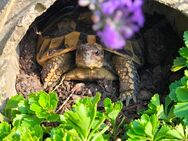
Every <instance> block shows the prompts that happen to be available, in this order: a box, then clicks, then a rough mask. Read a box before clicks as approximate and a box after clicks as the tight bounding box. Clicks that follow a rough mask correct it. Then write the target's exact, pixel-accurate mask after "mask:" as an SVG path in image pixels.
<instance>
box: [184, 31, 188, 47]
mask: <svg viewBox="0 0 188 141" xmlns="http://www.w3.org/2000/svg"><path fill="white" fill-rule="evenodd" d="M183 40H184V42H185V45H186V47H187V48H188V31H185V32H184V34H183Z"/></svg>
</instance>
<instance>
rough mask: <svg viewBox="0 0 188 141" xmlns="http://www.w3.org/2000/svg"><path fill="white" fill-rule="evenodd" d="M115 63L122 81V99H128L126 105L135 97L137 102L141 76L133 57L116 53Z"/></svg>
mask: <svg viewBox="0 0 188 141" xmlns="http://www.w3.org/2000/svg"><path fill="white" fill-rule="evenodd" d="M113 63H114V67H115V70H116V73H117V75H118V76H119V82H120V90H119V91H120V99H121V100H122V101H124V100H126V105H128V104H129V102H130V100H131V99H133V100H134V102H136V95H137V94H138V91H139V82H140V80H139V76H138V73H137V70H136V67H135V66H134V62H133V61H132V60H131V58H129V57H127V58H124V57H121V56H117V55H115V56H114V57H113Z"/></svg>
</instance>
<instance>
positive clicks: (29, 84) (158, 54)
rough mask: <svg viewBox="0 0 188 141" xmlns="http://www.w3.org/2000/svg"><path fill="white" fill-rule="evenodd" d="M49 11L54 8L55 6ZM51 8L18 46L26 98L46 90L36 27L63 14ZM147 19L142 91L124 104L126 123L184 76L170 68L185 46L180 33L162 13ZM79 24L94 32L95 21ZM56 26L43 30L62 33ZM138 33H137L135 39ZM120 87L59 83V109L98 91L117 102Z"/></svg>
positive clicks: (18, 84)
mask: <svg viewBox="0 0 188 141" xmlns="http://www.w3.org/2000/svg"><path fill="white" fill-rule="evenodd" d="M69 8H71V7H69ZM49 11H52V9H51V10H49ZM49 11H47V12H46V13H45V14H44V15H43V16H41V17H39V18H38V19H37V20H36V22H34V23H33V24H32V26H31V28H30V29H29V30H28V32H27V34H26V35H25V37H24V38H23V39H22V41H21V42H20V45H19V47H20V48H19V49H20V74H19V75H18V76H17V82H16V89H17V92H18V93H21V94H23V95H24V96H25V97H27V95H28V94H29V93H32V92H36V91H39V90H43V84H42V82H41V79H40V72H41V69H42V68H41V67H40V65H39V64H37V62H36V59H35V56H36V52H37V48H36V47H37V36H38V35H37V34H36V27H37V28H38V30H43V31H44V29H45V27H44V26H42V25H45V26H47V25H48V24H46V23H48V22H46V20H47V18H46V17H48V16H49V15H50V16H52V17H60V16H61V15H62V13H60V12H58V11H57V10H56V11H55V12H54V13H53V14H52V13H50V12H49ZM83 11H85V9H83V10H82V12H83ZM49 13H50V14H49ZM58 14H60V15H58ZM54 15H55V16H54ZM54 19H55V18H54ZM54 19H53V20H54ZM59 19H60V18H59ZM145 19H146V21H145V26H144V27H143V28H142V29H141V30H140V32H139V33H137V35H138V34H139V36H141V37H142V40H143V45H144V58H145V63H144V65H143V66H142V67H140V68H139V69H138V72H139V75H140V80H141V85H140V92H139V95H138V96H137V102H136V103H134V102H131V103H130V104H129V105H128V106H125V104H124V107H123V110H122V112H121V115H123V116H125V118H126V121H127V122H129V121H130V120H131V119H134V118H138V114H137V111H141V110H143V109H144V108H146V107H147V103H148V101H149V100H150V98H151V97H152V95H153V94H155V93H159V94H160V95H161V98H162V100H163V99H164V97H165V96H166V95H167V94H168V92H169V88H168V87H169V84H170V83H171V82H172V81H174V80H177V79H178V78H180V77H181V75H182V73H181V72H180V73H172V72H171V71H170V68H171V66H172V63H173V59H174V58H175V57H176V56H177V53H178V49H179V47H181V46H182V42H181V39H179V37H178V35H177V34H176V33H175V32H174V31H173V29H172V27H171V26H170V24H169V23H168V22H167V20H166V19H165V18H164V17H163V16H162V15H157V14H155V15H152V16H151V15H145ZM56 21H58V20H56ZM43 23H45V24H43ZM77 25H79V26H78V28H77V30H78V31H82V32H86V33H93V31H92V29H91V25H92V23H90V22H89V23H88V22H87V20H84V21H83V22H80V21H79V22H77ZM52 27H53V26H52ZM54 29H55V28H54V27H53V28H50V29H48V30H45V32H44V33H45V34H46V35H50V36H52V34H53V35H54V34H55V35H56V36H57V35H59V34H60V33H59V32H55V31H56V30H55V31H54ZM137 35H135V38H136V37H137ZM118 89H119V85H118V82H111V81H106V80H101V81H97V82H96V81H85V82H78V81H63V82H60V84H59V85H58V86H56V87H55V89H54V90H55V91H56V92H57V94H58V97H59V103H58V108H57V112H58V113H63V112H65V111H66V110H68V109H70V108H71V106H72V104H73V103H74V102H75V100H76V99H77V98H83V97H84V96H94V95H95V93H96V92H98V91H99V92H101V93H102V99H104V98H106V97H109V98H111V99H112V101H117V100H118ZM102 106H103V105H102V102H100V103H99V107H102Z"/></svg>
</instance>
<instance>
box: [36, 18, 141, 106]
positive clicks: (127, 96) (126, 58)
mask: <svg viewBox="0 0 188 141" xmlns="http://www.w3.org/2000/svg"><path fill="white" fill-rule="evenodd" d="M66 22H67V21H66ZM71 22H72V21H71ZM72 23H73V24H72V28H73V29H74V30H73V31H71V32H69V33H66V34H64V35H60V36H57V37H46V36H42V35H41V36H39V39H38V44H37V48H38V52H37V55H36V60H37V62H38V63H39V64H40V65H41V66H42V71H41V79H42V81H43V83H44V88H45V89H48V90H52V88H53V87H55V86H56V85H57V84H58V82H59V81H60V80H61V79H62V78H63V79H64V80H90V81H94V80H96V81H97V80H101V79H105V80H119V87H120V88H119V92H120V96H119V98H120V100H122V101H124V100H126V105H128V104H129V101H130V100H131V99H133V100H134V101H136V95H137V94H138V92H139V83H140V82H139V75H138V72H137V68H138V67H140V66H141V65H142V64H143V55H142V50H141V49H142V47H141V44H140V42H139V41H138V40H129V41H127V45H126V47H125V48H124V49H123V50H121V51H114V50H112V49H110V48H107V47H105V46H104V45H103V44H102V43H101V42H100V40H99V39H98V37H97V36H96V35H95V34H90V35H88V34H87V33H83V32H78V31H76V30H75V28H74V27H75V23H74V22H72ZM68 26H70V24H67V27H68ZM65 27H66V26H65ZM65 27H64V29H66V28H65Z"/></svg>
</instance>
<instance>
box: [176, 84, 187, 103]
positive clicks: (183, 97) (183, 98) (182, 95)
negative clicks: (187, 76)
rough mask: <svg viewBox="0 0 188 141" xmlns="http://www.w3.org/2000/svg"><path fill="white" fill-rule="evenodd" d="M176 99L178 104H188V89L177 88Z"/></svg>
mask: <svg viewBox="0 0 188 141" xmlns="http://www.w3.org/2000/svg"><path fill="white" fill-rule="evenodd" d="M176 97H177V100H178V102H188V88H181V87H179V88H177V89H176Z"/></svg>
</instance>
